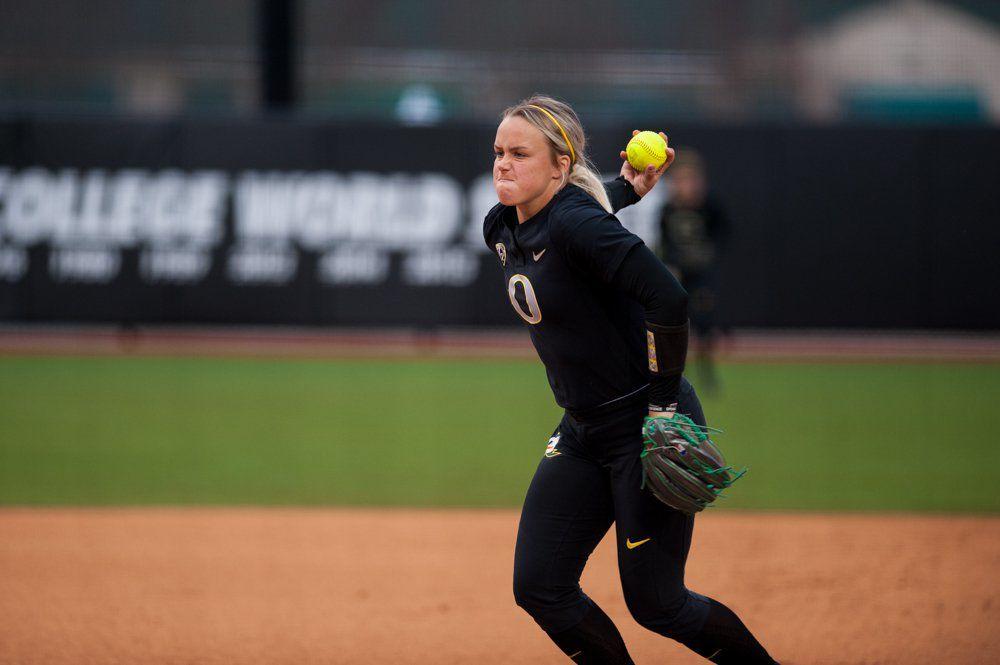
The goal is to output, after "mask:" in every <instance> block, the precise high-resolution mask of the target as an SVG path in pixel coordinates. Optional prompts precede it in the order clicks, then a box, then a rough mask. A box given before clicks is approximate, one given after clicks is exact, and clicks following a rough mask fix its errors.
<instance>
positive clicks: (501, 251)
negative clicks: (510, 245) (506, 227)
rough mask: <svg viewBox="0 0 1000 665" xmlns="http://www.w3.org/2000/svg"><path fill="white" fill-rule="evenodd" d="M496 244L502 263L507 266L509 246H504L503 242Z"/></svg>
mask: <svg viewBox="0 0 1000 665" xmlns="http://www.w3.org/2000/svg"><path fill="white" fill-rule="evenodd" d="M494 246H495V247H496V248H497V256H499V257H500V265H502V266H506V265H507V248H506V247H504V245H503V243H502V242H498V243H497V244H496V245H494Z"/></svg>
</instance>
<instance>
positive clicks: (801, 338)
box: [0, 325, 1000, 363]
mask: <svg viewBox="0 0 1000 665" xmlns="http://www.w3.org/2000/svg"><path fill="white" fill-rule="evenodd" d="M0 355H139V356H221V357H250V358H254V357H263V358H283V357H288V358H373V359H376V358H427V359H433V358H491V359H492V358H524V359H533V358H535V357H536V356H535V352H534V350H533V349H532V347H531V344H530V342H529V341H528V336H527V335H526V334H525V333H524V331H522V330H450V329H435V330H410V329H396V330H385V329H379V330H364V329H322V328H314V329H309V328H294V329H293V328H261V327H242V328H203V327H148V328H147V327H143V328H137V327H120V328H119V327H83V326H80V327H77V326H73V327H52V326H40V327H36V326H15V325H8V326H3V327H0ZM718 355H719V357H720V358H721V359H723V360H730V361H735V362H754V361H792V362H795V361H821V362H838V361H847V362H854V361H864V362H971V363H984V362H985V363H996V362H1000V335H998V334H971V333H968V334H959V333H930V332H917V333H908V332H906V333H902V332H884V331H851V332H845V331H762V330H737V331H735V333H734V334H732V335H729V336H727V337H724V338H723V339H722V340H721V343H720V344H719V346H718Z"/></svg>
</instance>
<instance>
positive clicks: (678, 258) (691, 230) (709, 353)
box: [659, 148, 729, 392]
mask: <svg viewBox="0 0 1000 665" xmlns="http://www.w3.org/2000/svg"><path fill="white" fill-rule="evenodd" d="M669 178H670V180H669V184H670V198H669V199H668V201H667V203H666V204H664V206H663V209H662V211H661V213H660V247H659V255H660V258H661V259H662V260H663V262H664V263H666V264H667V266H668V267H669V268H670V270H671V272H673V273H674V275H675V276H676V277H677V279H678V280H680V283H681V285H682V286H683V287H684V290H685V291H687V292H688V297H689V298H690V307H689V315H690V317H691V328H692V329H693V332H694V334H695V340H696V342H697V346H696V347H695V348H696V355H695V358H696V360H697V363H696V366H697V367H698V369H699V379H700V381H699V388H700V389H703V390H705V391H708V392H711V391H714V390H716V389H717V387H718V378H717V376H716V372H715V364H714V353H715V345H716V342H717V334H718V322H717V321H716V318H715V309H716V305H717V303H718V265H719V258H720V255H721V253H722V251H723V249H724V247H725V243H726V240H727V238H728V236H729V219H728V218H727V216H726V213H725V211H724V210H723V209H722V208H721V206H720V205H719V203H718V202H717V201H716V200H714V199H713V197H712V196H711V195H710V193H709V191H708V179H707V177H706V174H705V164H704V161H703V160H702V157H701V155H699V154H698V153H697V152H695V151H694V150H691V149H690V148H683V149H680V150H678V152H677V159H676V161H675V162H674V164H673V166H672V167H671V169H670V175H669Z"/></svg>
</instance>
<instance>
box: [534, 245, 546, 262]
mask: <svg viewBox="0 0 1000 665" xmlns="http://www.w3.org/2000/svg"><path fill="white" fill-rule="evenodd" d="M546 250H548V247H546V248H545V249H543V250H542V251H540V252H537V253H536V252H532V253H531V255H532V256H533V257H534V258H535V260H536V261H537V260H538V259H540V258H542V254H544V253H545V252H546Z"/></svg>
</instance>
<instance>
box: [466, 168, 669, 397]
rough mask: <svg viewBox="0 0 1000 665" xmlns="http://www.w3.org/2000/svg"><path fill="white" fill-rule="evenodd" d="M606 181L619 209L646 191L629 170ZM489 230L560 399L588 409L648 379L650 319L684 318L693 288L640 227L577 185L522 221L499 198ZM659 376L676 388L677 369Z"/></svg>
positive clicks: (663, 386)
mask: <svg viewBox="0 0 1000 665" xmlns="http://www.w3.org/2000/svg"><path fill="white" fill-rule="evenodd" d="M606 189H607V191H608V195H609V197H610V198H611V202H612V207H613V208H614V210H615V211H618V210H620V209H621V208H623V207H625V206H627V205H631V204H633V203H635V202H636V201H638V200H639V197H638V196H637V195H636V193H635V190H633V189H632V186H631V185H630V184H628V183H627V182H626V181H625V180H624V179H623V178H619V179H618V180H615V181H613V182H611V183H608V184H607V185H606ZM483 236H484V238H485V240H486V244H487V246H488V247H489V248H490V250H492V251H493V252H495V253H496V255H497V257H498V258H499V260H500V264H501V266H502V268H503V272H504V278H505V279H506V283H507V295H508V297H509V299H510V303H511V306H512V307H513V308H514V311H515V312H516V313H517V314H518V315H519V316H520V317H521V319H523V320H524V322H525V323H527V324H528V328H529V333H530V335H531V341H532V343H533V344H534V346H535V350H536V351H537V352H538V356H539V358H540V359H541V360H542V363H543V364H544V365H545V371H546V374H547V375H548V379H549V385H550V386H551V387H552V392H553V394H554V395H555V399H556V402H557V403H558V404H559V405H560V406H562V407H563V408H565V409H568V410H571V411H586V410H589V409H592V408H594V407H597V406H600V405H602V404H606V403H608V402H611V401H614V400H616V399H620V398H622V397H625V396H627V395H629V394H632V393H635V392H637V391H639V390H641V389H642V388H643V387H644V386H646V385H647V384H648V383H650V372H649V367H648V364H647V347H646V333H645V325H644V319H645V320H646V321H648V322H650V323H654V324H658V325H662V326H676V325H680V324H683V323H684V322H686V321H687V295H686V293H685V292H684V290H683V289H682V288H681V286H680V284H678V283H677V280H676V279H674V277H673V275H671V274H670V272H669V271H668V270H667V269H666V268H665V267H664V266H663V264H662V263H661V262H660V261H659V260H658V259H657V258H656V257H655V256H654V255H653V254H652V252H650V251H649V249H648V248H647V247H646V246H645V244H643V242H642V240H641V239H640V238H639V237H638V236H636V235H634V234H632V233H631V232H629V231H628V230H627V229H625V228H624V227H623V226H622V225H621V223H620V222H619V221H618V220H617V219H616V218H615V216H614V215H612V214H610V213H608V212H607V211H606V210H604V209H603V208H602V207H601V206H600V204H598V203H597V201H595V200H594V199H593V198H592V197H591V196H590V195H589V194H587V193H586V192H585V191H583V190H582V189H580V188H579V187H576V186H575V185H567V186H566V187H564V188H563V189H562V190H560V191H559V192H558V193H557V194H556V195H555V196H554V197H553V198H552V200H551V201H550V202H549V203H548V204H547V205H546V206H545V207H544V208H542V210H540V211H539V212H538V213H537V214H536V215H535V216H533V217H532V218H531V219H528V220H526V221H525V222H524V223H522V224H518V221H517V211H516V210H515V209H514V208H513V207H512V206H504V205H502V204H497V205H496V206H494V207H493V209H491V210H490V211H489V213H487V215H486V219H485V221H484V223H483ZM623 296H625V297H623ZM681 364H683V363H681ZM653 379H654V384H655V383H658V384H659V385H658V386H654V388H656V387H658V388H659V393H660V394H661V395H663V394H664V390H665V391H666V393H668V396H669V393H674V392H676V384H677V382H678V381H679V377H653Z"/></svg>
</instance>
